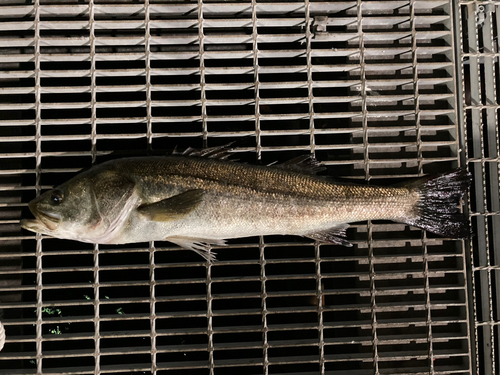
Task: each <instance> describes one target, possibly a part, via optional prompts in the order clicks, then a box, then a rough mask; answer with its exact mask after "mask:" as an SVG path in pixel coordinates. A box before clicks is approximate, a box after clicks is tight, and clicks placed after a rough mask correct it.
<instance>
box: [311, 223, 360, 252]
mask: <svg viewBox="0 0 500 375" xmlns="http://www.w3.org/2000/svg"><path fill="white" fill-rule="evenodd" d="M347 228H349V224H340V225H338V226H336V227H333V228H331V229H329V230H326V231H324V232H316V233H308V234H306V235H304V236H305V237H309V238H312V239H313V240H316V241H322V242H329V243H333V244H335V245H342V246H347V247H351V246H352V244H351V243H350V242H349V241H347V240H346V239H345V237H346V230H347Z"/></svg>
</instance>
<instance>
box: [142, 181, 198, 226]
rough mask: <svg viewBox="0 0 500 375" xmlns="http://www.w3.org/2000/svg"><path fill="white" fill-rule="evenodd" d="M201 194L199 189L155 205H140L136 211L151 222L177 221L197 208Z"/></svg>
mask: <svg viewBox="0 0 500 375" xmlns="http://www.w3.org/2000/svg"><path fill="white" fill-rule="evenodd" d="M203 194H204V191H203V190H200V189H195V190H189V191H186V192H185V193H182V194H178V195H174V196H173V197H170V198H167V199H163V200H161V201H159V202H156V203H152V204H147V205H141V206H140V207H138V208H137V210H138V211H139V212H140V213H141V214H142V215H144V216H145V217H147V218H148V219H149V220H151V221H173V220H179V219H182V218H184V217H186V216H187V215H189V214H190V213H191V212H193V211H194V210H195V209H196V207H198V205H199V204H200V203H201V201H202V200H203Z"/></svg>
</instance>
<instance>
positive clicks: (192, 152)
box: [172, 142, 235, 160]
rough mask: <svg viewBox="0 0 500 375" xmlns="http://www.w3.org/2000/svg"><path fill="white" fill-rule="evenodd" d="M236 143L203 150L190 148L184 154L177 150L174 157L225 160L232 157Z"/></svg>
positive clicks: (173, 153)
mask: <svg viewBox="0 0 500 375" xmlns="http://www.w3.org/2000/svg"><path fill="white" fill-rule="evenodd" d="M234 143H235V142H230V143H227V144H225V145H222V146H216V147H208V148H202V149H198V148H192V147H188V148H187V149H185V150H184V151H183V152H178V151H177V150H176V149H174V151H173V152H172V155H181V156H191V157H198V158H209V159H220V160H225V159H227V158H229V157H230V156H231V155H232V154H231V151H232V150H233V149H234V147H233V144H234Z"/></svg>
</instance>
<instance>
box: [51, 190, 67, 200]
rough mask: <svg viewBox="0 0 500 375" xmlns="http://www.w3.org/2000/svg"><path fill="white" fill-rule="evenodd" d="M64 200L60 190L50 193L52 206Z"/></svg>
mask: <svg viewBox="0 0 500 375" xmlns="http://www.w3.org/2000/svg"><path fill="white" fill-rule="evenodd" d="M63 198H64V193H63V192H62V190H61V189H54V190H53V191H52V195H51V196H50V200H51V201H52V203H54V204H60V203H61V202H62V200H63Z"/></svg>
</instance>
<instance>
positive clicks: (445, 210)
mask: <svg viewBox="0 0 500 375" xmlns="http://www.w3.org/2000/svg"><path fill="white" fill-rule="evenodd" d="M229 155H230V154H229V149H228V147H226V146H223V147H215V148H208V149H204V150H194V149H188V150H187V151H186V152H184V153H183V154H174V155H171V156H161V157H134V158H124V159H118V160H111V161H108V162H105V163H102V164H100V165H97V166H94V167H92V168H90V169H89V170H87V171H85V172H82V173H80V174H79V175H77V176H75V177H74V178H72V179H71V180H69V181H67V182H66V183H64V184H62V185H60V186H58V187H56V188H55V189H53V190H50V191H47V192H45V193H44V194H42V195H40V196H39V197H38V198H36V199H34V200H32V201H31V202H30V203H29V208H30V210H31V212H32V213H33V215H34V216H35V219H23V220H22V221H21V226H22V227H23V228H25V229H28V230H30V231H33V232H38V233H42V234H47V235H50V236H53V237H57V238H64V239H72V240H77V241H83V242H90V243H96V244H126V243H135V242H148V241H164V240H167V241H170V242H173V243H175V244H177V245H179V246H181V247H184V248H187V249H191V250H194V251H196V252H198V253H199V254H201V255H202V256H204V257H205V258H207V259H211V260H213V259H214V258H213V255H212V254H211V253H210V251H209V250H210V245H214V244H215V245H223V244H224V243H225V240H226V239H230V238H240V237H250V236H261V235H276V234H281V235H299V236H305V237H309V238H311V239H314V240H318V241H324V242H329V243H333V244H340V245H345V246H350V243H349V242H348V241H347V240H346V229H347V228H348V226H349V225H348V223H351V222H357V221H365V220H392V221H395V222H400V223H405V224H408V225H412V226H415V227H418V228H422V229H425V230H428V231H430V232H433V233H437V234H439V235H442V236H445V237H449V238H466V237H468V236H469V234H470V230H469V222H468V220H467V218H466V217H465V215H463V214H462V213H460V210H459V208H458V204H459V201H460V198H461V197H462V196H463V195H464V194H465V193H466V192H467V189H468V186H469V184H470V175H469V174H468V173H467V172H466V171H465V170H463V169H458V170H455V171H453V172H450V173H446V174H443V175H438V176H434V177H424V178H420V179H416V180H414V181H411V182H409V183H407V184H404V185H398V186H394V187H376V186H365V185H356V184H342V183H335V182H333V181H332V180H331V179H330V178H328V177H322V176H317V175H316V173H317V172H319V171H320V170H322V169H324V168H322V167H321V166H320V164H319V163H318V162H317V161H316V160H315V159H314V158H313V157H312V156H310V155H309V156H301V157H298V158H295V159H292V160H291V161H288V162H285V163H283V164H278V165H273V166H259V165H249V164H241V163H237V162H234V161H231V160H227V158H228V156H229Z"/></svg>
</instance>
